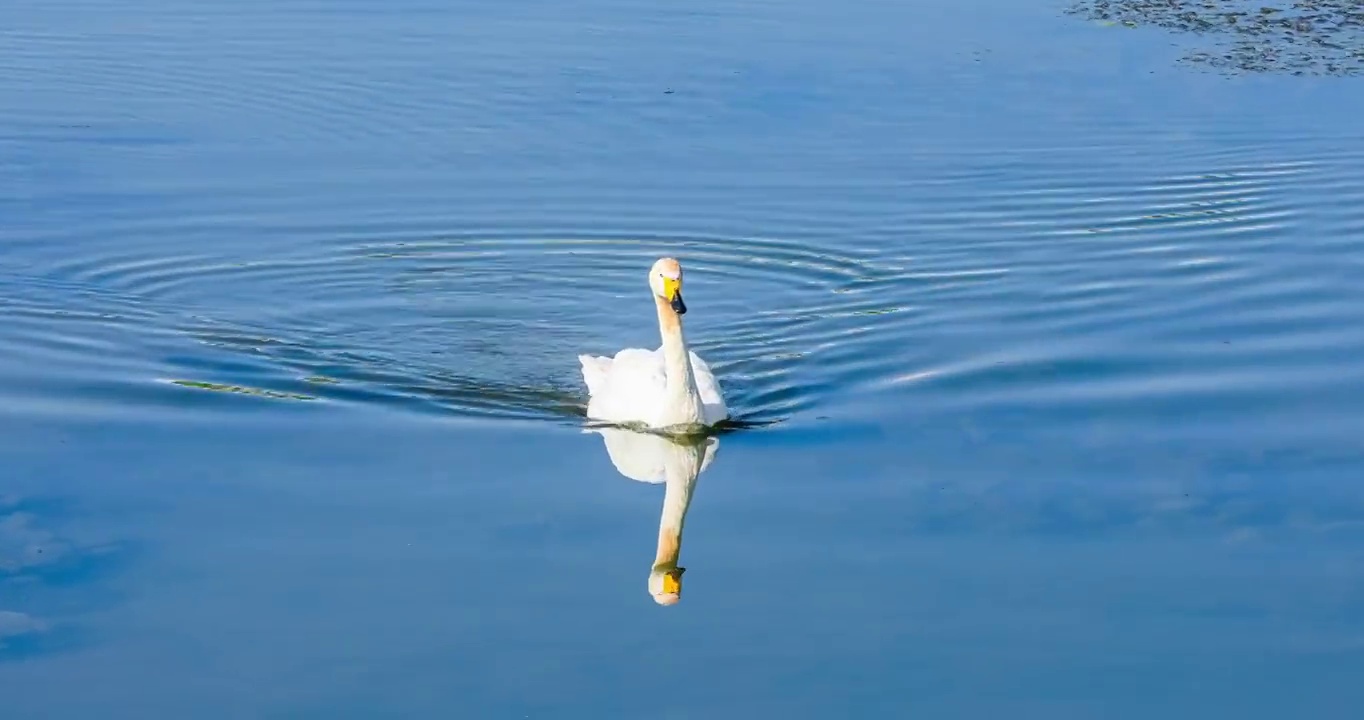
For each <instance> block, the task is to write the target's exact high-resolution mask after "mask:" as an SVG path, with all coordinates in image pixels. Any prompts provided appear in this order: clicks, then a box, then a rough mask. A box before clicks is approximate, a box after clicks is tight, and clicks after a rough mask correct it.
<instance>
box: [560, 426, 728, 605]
mask: <svg viewBox="0 0 1364 720" xmlns="http://www.w3.org/2000/svg"><path fill="white" fill-rule="evenodd" d="M587 432H594V433H597V434H599V435H601V436H602V440H603V441H604V442H605V443H606V453H607V455H609V456H611V463H612V464H613V465H615V466H616V470H617V471H619V472H620V474H621V475H624V476H625V477H627V478H630V479H631V480H637V481H639V482H644V483H650V484H655V485H656V484H659V483H662V484H663V512H662V515H661V516H660V517H659V520H658V548H657V551H656V552H655V554H654V564H653V567H652V568H651V569H650V571H649V594H650V595H652V596H653V598H654V602H657V603H658V604H659V605H673V604H675V603H676V602H677V601H678V600H680V599H681V598H682V573H684V572H686V568H683V567H679V566H678V564H677V558H678V555H679V554H681V552H682V525H683V522H684V521H685V519H686V516H687V507H688V506H689V505H691V497H692V492H693V491H694V490H695V489H696V480H697V478H698V477H700V475H701V473H703V472H705V470H706V468H707V467H709V466H710V463H711V460H713V459H715V451H716V449H717V448H718V447H719V446H720V440H719V438H715V437H669V436H664V435H655V434H653V433H640V432H632V431H630V430H622V429H619V428H609V427H599V428H590V429H588V430H587Z"/></svg>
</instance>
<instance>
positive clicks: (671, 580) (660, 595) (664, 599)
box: [649, 566, 687, 605]
mask: <svg viewBox="0 0 1364 720" xmlns="http://www.w3.org/2000/svg"><path fill="white" fill-rule="evenodd" d="M686 571H687V569H686V568H680V567H676V566H674V567H671V568H667V569H663V568H655V569H654V571H653V572H651V573H649V594H650V595H652V596H654V602H656V603H658V604H659V605H676V604H677V601H679V600H681V599H682V573H684V572H686Z"/></svg>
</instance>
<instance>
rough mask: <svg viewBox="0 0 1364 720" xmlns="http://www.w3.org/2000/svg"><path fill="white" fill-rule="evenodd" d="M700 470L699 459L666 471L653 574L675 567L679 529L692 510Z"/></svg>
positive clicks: (671, 467) (673, 466)
mask: <svg viewBox="0 0 1364 720" xmlns="http://www.w3.org/2000/svg"><path fill="white" fill-rule="evenodd" d="M687 449H688V450H690V448H687ZM679 454H681V453H679ZM687 460H692V459H691V458H687ZM700 469H701V463H700V458H699V457H698V458H696V459H695V460H694V461H692V462H684V463H675V464H670V465H669V466H667V467H665V470H664V474H665V478H666V479H665V481H664V486H663V514H662V515H661V516H660V517H659V520H658V550H657V552H655V553H654V570H662V571H667V570H671V569H674V568H676V567H677V557H678V555H680V554H681V552H682V526H683V524H684V523H685V522H686V518H687V508H688V507H689V506H691V496H692V491H693V490H695V489H696V478H697V476H698V475H699V474H700Z"/></svg>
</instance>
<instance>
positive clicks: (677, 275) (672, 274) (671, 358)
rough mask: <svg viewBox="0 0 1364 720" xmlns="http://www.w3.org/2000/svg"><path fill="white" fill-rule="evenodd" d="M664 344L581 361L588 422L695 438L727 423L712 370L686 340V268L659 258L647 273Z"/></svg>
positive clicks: (579, 359)
mask: <svg viewBox="0 0 1364 720" xmlns="http://www.w3.org/2000/svg"><path fill="white" fill-rule="evenodd" d="M649 287H650V288H651V289H652V290H653V294H654V305H655V306H656V308H657V309H658V330H659V333H660V334H661V335H662V336H663V344H662V346H661V347H659V348H658V349H657V350H643V349H640V348H626V349H624V350H621V351H620V352H618V353H616V355H615V357H600V356H593V355H579V356H578V361H579V362H581V363H582V367H583V381H584V382H585V383H586V384H587V393H588V396H589V399H588V403H587V417H588V419H589V420H600V421H605V422H608V423H613V424H618V425H643V426H645V427H648V428H651V429H655V430H668V431H674V432H681V433H689V432H695V431H697V430H699V429H701V428H704V427H709V426H712V425H715V424H716V423H718V422H720V421H721V420H725V419H726V418H728V417H729V409H728V408H727V407H725V399H724V396H723V395H722V394H721V392H720V384H719V383H718V382H716V380H715V376H714V375H713V374H712V373H711V371H710V366H709V365H707V364H706V361H704V360H702V359H701V358H700V357H699V356H698V355H697V354H696V353H695V352H692V351H691V350H688V349H687V340H686V338H685V337H683V335H682V315H683V314H685V313H686V312H687V305H686V303H684V302H682V265H681V263H679V262H677V260H676V259H674V258H669V257H665V258H660V259H659V260H658V262H655V263H654V265H653V268H652V269H650V270H649Z"/></svg>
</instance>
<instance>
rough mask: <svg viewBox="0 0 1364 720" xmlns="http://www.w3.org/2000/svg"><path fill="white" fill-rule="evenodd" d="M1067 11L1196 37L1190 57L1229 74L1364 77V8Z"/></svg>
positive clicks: (1236, 0)
mask: <svg viewBox="0 0 1364 720" xmlns="http://www.w3.org/2000/svg"><path fill="white" fill-rule="evenodd" d="M1067 12H1068V13H1070V14H1072V15H1077V16H1080V17H1084V18H1087V19H1089V20H1093V21H1095V22H1103V23H1107V24H1111V25H1121V26H1124V27H1130V28H1139V27H1158V28H1162V29H1164V30H1167V31H1171V32H1177V33H1193V34H1195V35H1198V36H1199V37H1200V38H1201V39H1205V40H1207V41H1209V42H1210V45H1209V46H1207V47H1203V48H1198V49H1194V50H1191V51H1190V52H1189V53H1188V54H1186V55H1185V56H1184V60H1185V61H1186V62H1189V63H1194V64H1200V65H1204V66H1208V67H1213V68H1216V69H1218V70H1220V71H1223V72H1228V73H1291V74H1294V75H1360V74H1364V3H1361V2H1359V1H1358V0H1302V1H1301V2H1294V3H1285V2H1279V3H1266V2H1245V1H1244V0H1084V1H1083V2H1079V3H1076V4H1075V5H1073V6H1071V8H1070V9H1069V10H1067Z"/></svg>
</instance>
